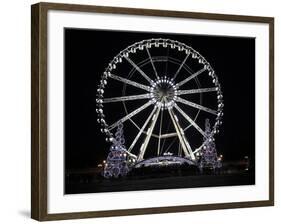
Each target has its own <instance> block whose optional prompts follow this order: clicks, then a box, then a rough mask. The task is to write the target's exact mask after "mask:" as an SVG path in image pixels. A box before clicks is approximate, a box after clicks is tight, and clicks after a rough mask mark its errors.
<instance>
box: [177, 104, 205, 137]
mask: <svg viewBox="0 0 281 224" xmlns="http://www.w3.org/2000/svg"><path fill="white" fill-rule="evenodd" d="M174 107H175V108H176V109H177V110H178V112H180V113H181V115H182V116H183V117H184V118H185V119H186V120H187V121H188V122H189V123H190V124H191V125H192V126H193V127H194V128H196V130H197V131H199V132H200V134H202V135H203V136H204V137H205V138H207V137H208V136H207V135H206V134H205V132H204V131H203V130H202V129H201V128H200V127H199V126H198V125H197V124H196V123H195V121H194V120H192V119H191V117H189V116H188V115H187V114H186V113H185V112H184V111H183V110H182V109H181V108H180V107H179V106H178V105H176V104H175V106H174Z"/></svg>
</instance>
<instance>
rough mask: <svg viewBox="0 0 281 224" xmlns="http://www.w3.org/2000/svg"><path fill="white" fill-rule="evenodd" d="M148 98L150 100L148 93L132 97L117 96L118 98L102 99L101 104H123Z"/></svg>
mask: <svg viewBox="0 0 281 224" xmlns="http://www.w3.org/2000/svg"><path fill="white" fill-rule="evenodd" d="M148 98H150V93H146V94H140V95H132V96H119V97H111V98H103V103H114V102H124V101H130V100H141V99H148Z"/></svg>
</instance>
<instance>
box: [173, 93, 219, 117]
mask: <svg viewBox="0 0 281 224" xmlns="http://www.w3.org/2000/svg"><path fill="white" fill-rule="evenodd" d="M175 100H176V101H177V102H180V103H183V104H185V105H188V106H191V107H194V108H196V109H199V110H203V111H206V112H208V113H211V114H214V115H217V111H215V110H213V109H210V108H208V107H204V106H202V105H200V104H197V103H193V102H191V101H188V100H185V99H183V98H181V97H176V99H175Z"/></svg>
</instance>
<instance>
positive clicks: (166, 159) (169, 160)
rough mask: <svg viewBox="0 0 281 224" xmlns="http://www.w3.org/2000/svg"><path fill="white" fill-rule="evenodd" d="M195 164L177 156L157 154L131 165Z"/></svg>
mask: <svg viewBox="0 0 281 224" xmlns="http://www.w3.org/2000/svg"><path fill="white" fill-rule="evenodd" d="M184 164H188V165H196V162H195V161H193V160H191V159H187V158H183V157H179V156H169V155H168V156H158V157H153V158H149V159H145V160H142V161H140V162H137V163H135V164H134V165H133V168H141V167H152V166H157V167H161V166H170V165H184Z"/></svg>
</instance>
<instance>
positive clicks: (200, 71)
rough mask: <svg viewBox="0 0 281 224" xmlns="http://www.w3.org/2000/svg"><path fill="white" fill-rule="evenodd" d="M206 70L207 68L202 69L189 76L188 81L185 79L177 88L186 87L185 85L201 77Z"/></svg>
mask: <svg viewBox="0 0 281 224" xmlns="http://www.w3.org/2000/svg"><path fill="white" fill-rule="evenodd" d="M205 70H206V68H202V69H200V70H199V71H197V72H195V73H193V74H192V75H191V76H188V77H187V78H186V79H184V80H182V81H181V82H179V83H177V84H176V87H180V86H182V85H184V84H185V83H187V82H189V81H190V80H191V79H194V78H195V77H196V76H198V75H200V74H201V73H202V72H204V71H205Z"/></svg>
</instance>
